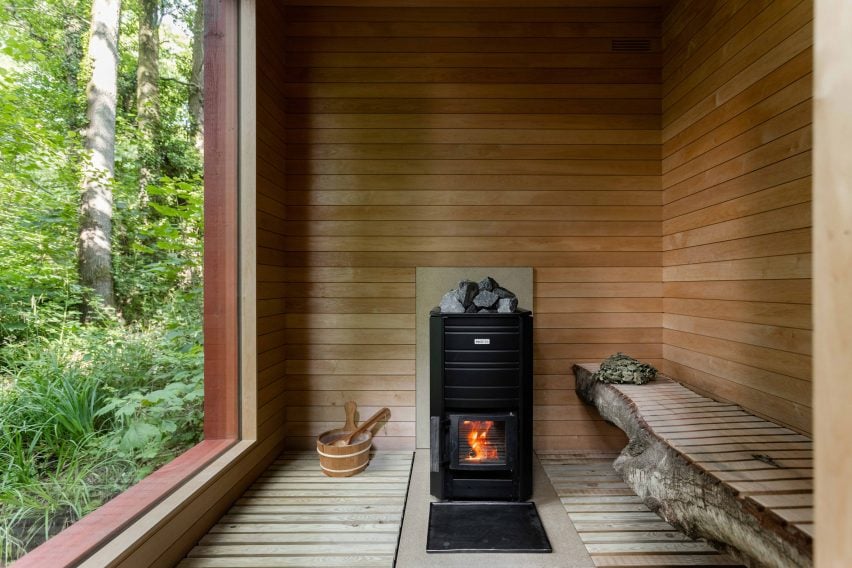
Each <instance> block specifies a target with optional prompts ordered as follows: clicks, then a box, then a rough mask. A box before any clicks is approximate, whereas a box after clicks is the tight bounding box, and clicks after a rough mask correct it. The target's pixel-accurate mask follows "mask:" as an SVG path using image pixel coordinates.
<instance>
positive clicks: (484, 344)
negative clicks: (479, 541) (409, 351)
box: [429, 311, 533, 501]
mask: <svg viewBox="0 0 852 568" xmlns="http://www.w3.org/2000/svg"><path fill="white" fill-rule="evenodd" d="M532 334H533V330H532V313H531V312H529V311H516V312H514V313H480V314H448V313H440V312H433V313H432V315H431V317H430V325H429V342H430V343H429V351H430V362H429V368H430V386H431V393H430V409H431V411H430V419H431V422H430V429H431V440H430V445H431V480H430V485H431V493H432V495H434V496H435V497H438V498H439V499H442V500H450V501H453V500H477V499H481V500H490V501H494V500H501V501H524V500H526V499H529V497H530V495H531V493H532V392H533V389H532V380H533V375H532Z"/></svg>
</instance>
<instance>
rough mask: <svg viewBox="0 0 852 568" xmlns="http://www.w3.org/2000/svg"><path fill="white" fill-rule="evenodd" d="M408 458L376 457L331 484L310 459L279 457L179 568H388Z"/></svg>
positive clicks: (406, 454) (401, 454)
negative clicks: (351, 475)
mask: <svg viewBox="0 0 852 568" xmlns="http://www.w3.org/2000/svg"><path fill="white" fill-rule="evenodd" d="M412 457H413V453H412V452H380V453H376V454H375V455H374V456H373V457H372V459H371V461H370V465H369V467H368V468H367V469H366V470H365V471H364V472H363V473H361V474H359V475H357V476H355V477H351V478H331V477H326V476H325V475H323V474H322V473H321V472H320V470H319V464H318V462H317V456H316V453H313V452H298V453H285V454H283V455H282V456H281V457H280V458H279V459H278V460H277V461H276V462H275V463H274V464H273V465H272V466H271V467H270V468H269V469H268V470H267V471H266V472H265V473H264V474H263V475H262V476H261V477H260V478H259V479H258V480H257V481H256V482H255V483H254V484H253V485H252V486H251V487H250V488H249V490H248V491H246V493H245V494H244V495H243V497H242V498H241V499H240V500H239V501H237V503H236V504H235V505H234V506H233V507H232V508H231V510H230V511H228V513H227V514H226V515H225V516H224V517H222V519H221V520H220V521H219V523H218V524H217V525H215V526H214V527H213V528H212V529H211V530H210V532H209V533H208V534H207V535H206V536H205V537H204V538H202V539H201V541H200V542H199V544H198V546H196V547H195V548H194V549H193V550H192V552H190V554H189V556H188V557H187V558H186V559H185V560H183V561H182V562H181V564H180V565H179V568H270V567H273V566H275V567H293V566H306V567H308V566H338V567H343V566H345V567H350V566H352V567H355V566H358V567H364V566H369V567H387V568H390V567H391V566H393V564H394V556H395V554H396V548H397V541H398V539H399V529H400V525H401V524H402V513H403V508H404V507H405V498H406V492H407V490H408V480H409V477H410V473H411V461H412Z"/></svg>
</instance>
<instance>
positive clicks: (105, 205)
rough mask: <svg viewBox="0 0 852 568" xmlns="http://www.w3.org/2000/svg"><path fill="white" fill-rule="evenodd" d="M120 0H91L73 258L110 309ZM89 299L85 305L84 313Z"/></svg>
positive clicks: (85, 280)
mask: <svg viewBox="0 0 852 568" xmlns="http://www.w3.org/2000/svg"><path fill="white" fill-rule="evenodd" d="M120 13H121V0H94V2H93V3H92V27H91V36H90V38H89V49H88V58H89V61H90V64H91V70H92V77H91V79H90V80H89V84H88V85H87V86H86V120H87V122H88V125H87V127H86V129H85V131H84V133H83V147H84V149H85V150H86V157H85V160H84V164H83V176H82V200H81V202H80V233H79V239H78V243H77V260H78V264H79V269H80V283H81V284H82V285H83V286H84V287H86V288H89V289H91V290H92V291H94V293H95V295H96V296H97V297H98V298H100V299H101V300H102V301H103V303H104V304H105V305H106V306H108V307H110V308H115V306H116V303H115V292H114V290H113V274H112V246H111V239H112V179H113V174H114V167H115V112H116V97H117V74H118V26H119V16H120ZM89 301H90V300H87V304H86V306H84V310H83V312H84V316H83V317H84V319H85V318H86V317H87V315H88V311H89V310H88V308H89Z"/></svg>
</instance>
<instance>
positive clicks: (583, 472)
mask: <svg viewBox="0 0 852 568" xmlns="http://www.w3.org/2000/svg"><path fill="white" fill-rule="evenodd" d="M617 456H618V454H616V453H590V452H582V453H577V452H552V451H548V452H539V453H538V457H539V460H541V463H542V465H543V466H544V470H545V471H546V472H547V476H548V477H549V478H550V482H551V483H552V484H553V487H554V488H555V489H556V493H557V494H558V495H559V497H560V499H561V501H562V504H563V506H564V507H565V510H566V511H567V512H568V516H569V517H570V518H571V522H573V523H574V526H575V527H576V529H577V531H578V532H579V533H580V538H581V539H582V540H583V544H585V546H586V549H587V550H588V551H589V554H590V555H591V556H592V560H594V562H595V565H596V566H607V567H619V566H625V567H626V566H645V567H648V566H654V567H660V568H662V567H673V566H705V567H706V566H741V564H740V563H739V562H736V561H734V560H733V559H732V558H730V557H729V556H727V555H724V554H721V553H719V552H718V551H716V550H715V549H714V548H712V547H711V546H710V545H708V544H707V543H705V542H703V541H700V540H698V541H696V540H692V539H690V538H689V537H687V536H686V535H684V534H683V533H681V532H679V531H677V529H675V528H674V527H672V526H671V525H670V524H668V523H667V522H665V521H664V520H662V519H661V518H660V517H658V516H657V515H656V514H655V513H653V512H652V511H651V510H650V509H648V507H646V506H645V505H644V503H642V500H641V499H640V498H639V497H637V496H636V494H635V493H634V492H633V490H632V489H630V487H628V486H627V484H625V483H624V482H623V481H622V480H621V478H620V477H619V475H618V474H617V473H616V472H615V470H614V469H613V467H612V462H613V461H614V460H615V458H616V457H617Z"/></svg>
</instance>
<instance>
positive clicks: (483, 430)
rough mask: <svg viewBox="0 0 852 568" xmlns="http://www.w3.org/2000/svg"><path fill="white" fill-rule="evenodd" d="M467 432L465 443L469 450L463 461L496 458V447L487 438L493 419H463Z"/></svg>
mask: <svg viewBox="0 0 852 568" xmlns="http://www.w3.org/2000/svg"><path fill="white" fill-rule="evenodd" d="M463 424H464V427H465V429H469V430H468V433H467V445H468V446H470V451H469V452H468V454H467V457H466V458H465V461H482V460H496V459H498V457H499V455H498V451H497V448H496V447H495V446H494V445H492V444H491V443H490V442H489V440H488V431H489V430H491V428H493V427H494V421H493V420H465V421H464V422H463Z"/></svg>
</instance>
